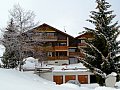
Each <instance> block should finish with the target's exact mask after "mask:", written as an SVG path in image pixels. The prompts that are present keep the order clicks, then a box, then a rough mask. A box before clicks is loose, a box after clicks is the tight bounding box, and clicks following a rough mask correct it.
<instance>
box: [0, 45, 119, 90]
mask: <svg viewBox="0 0 120 90" xmlns="http://www.w3.org/2000/svg"><path fill="white" fill-rule="evenodd" d="M3 52H4V47H3V46H0V56H2V54H3ZM31 59H32V60H31ZM36 64H37V62H36V61H34V59H33V58H28V61H27V62H26V64H25V65H24V68H33V67H35V65H36ZM44 67H46V65H45V66H44ZM47 67H53V66H52V65H47ZM62 68H64V69H67V68H85V67H84V66H83V65H82V64H80V63H79V64H76V65H67V66H54V69H55V70H61V69H62ZM111 82H112V81H111ZM116 86H117V88H110V87H100V86H99V85H98V84H82V85H81V86H80V87H79V86H77V85H74V84H70V83H66V84H61V85H56V84H55V83H54V82H51V81H48V80H45V79H43V78H41V77H39V76H37V75H35V74H32V73H28V72H19V71H18V70H13V69H2V68H0V90H58V89H59V90H120V82H117V83H116Z"/></svg>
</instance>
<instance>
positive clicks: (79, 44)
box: [78, 43, 87, 48]
mask: <svg viewBox="0 0 120 90" xmlns="http://www.w3.org/2000/svg"><path fill="white" fill-rule="evenodd" d="M78 47H80V48H86V47H87V45H86V44H85V43H78Z"/></svg>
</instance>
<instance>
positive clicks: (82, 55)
mask: <svg viewBox="0 0 120 90" xmlns="http://www.w3.org/2000/svg"><path fill="white" fill-rule="evenodd" d="M69 56H72V57H76V56H79V57H82V58H84V57H85V55H84V54H83V53H82V52H69Z"/></svg>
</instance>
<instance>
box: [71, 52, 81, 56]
mask: <svg viewBox="0 0 120 90" xmlns="http://www.w3.org/2000/svg"><path fill="white" fill-rule="evenodd" d="M80 54H81V53H80V52H69V56H80Z"/></svg>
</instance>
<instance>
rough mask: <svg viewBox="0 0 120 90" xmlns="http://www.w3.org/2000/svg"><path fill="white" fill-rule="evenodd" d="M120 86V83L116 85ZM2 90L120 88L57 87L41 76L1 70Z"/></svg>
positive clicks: (97, 89) (105, 89) (93, 87)
mask: <svg viewBox="0 0 120 90" xmlns="http://www.w3.org/2000/svg"><path fill="white" fill-rule="evenodd" d="M116 85H117V86H120V82H118V83H117V84H116ZM0 90H120V88H119V87H118V88H110V87H100V86H98V84H84V85H81V87H79V86H77V85H74V84H68V83H67V84H62V85H56V84H55V83H53V82H50V81H47V80H45V79H42V78H40V77H39V76H37V75H35V74H31V73H26V72H19V71H17V70H11V69H0Z"/></svg>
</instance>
